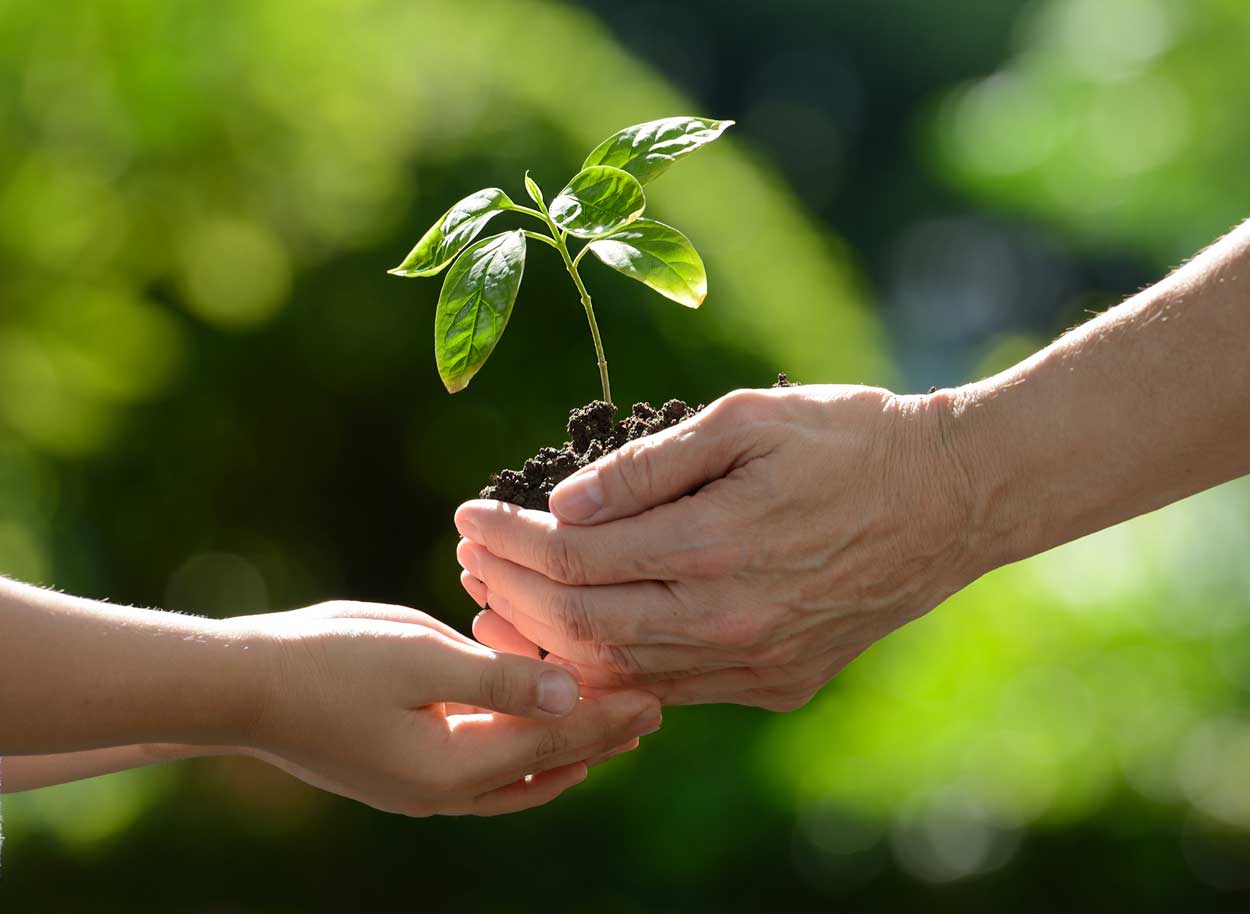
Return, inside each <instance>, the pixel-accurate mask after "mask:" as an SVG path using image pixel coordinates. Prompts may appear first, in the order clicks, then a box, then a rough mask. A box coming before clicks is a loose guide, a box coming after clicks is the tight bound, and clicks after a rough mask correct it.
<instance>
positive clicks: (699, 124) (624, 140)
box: [582, 117, 733, 184]
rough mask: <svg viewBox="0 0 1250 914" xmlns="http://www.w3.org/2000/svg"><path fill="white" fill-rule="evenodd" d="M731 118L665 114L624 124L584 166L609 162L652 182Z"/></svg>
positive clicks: (715, 134) (716, 133)
mask: <svg viewBox="0 0 1250 914" xmlns="http://www.w3.org/2000/svg"><path fill="white" fill-rule="evenodd" d="M732 124H733V121H714V120H710V119H708V118H705V117H665V118H661V119H660V120H658V121H647V122H646V123H645V124H635V125H634V126H632V127H626V128H625V129H624V130H621V131H619V132H617V133H614V134H613V135H612V136H610V137H608V138H607V139H606V140H604V141H603V142H602V143H600V144H599V145H598V146H596V147H595V149H594V151H593V152H591V153H590V155H588V156H586V161H585V163H584V164H583V165H582V167H583V168H589V167H590V166H592V165H612V166H614V167H616V168H620V169H623V170H625V171H627V172H629V173H630V174H631V175H633V176H634V177H635V178H637V179H638V181H639V182H640V183H642V184H646V183H647V182H648V181H654V180H655V179H656V178H658V177H659V176H660V175H662V174H663V173H664V172H666V171H667V170H668V169H669V167H670V166H672V164H673V163H674V162H676V161H677V160H678V159H681V158H684V157H686V156H688V155H690V153H692V152H694V151H695V150H696V149H699V148H700V147H702V146H706V145H707V144H708V143H710V142H712V140H714V139H716V138H717V137H718V136H720V135H721V134H722V133H724V132H725V131H726V130H727V129H728V128H729V127H730V126H731V125H732Z"/></svg>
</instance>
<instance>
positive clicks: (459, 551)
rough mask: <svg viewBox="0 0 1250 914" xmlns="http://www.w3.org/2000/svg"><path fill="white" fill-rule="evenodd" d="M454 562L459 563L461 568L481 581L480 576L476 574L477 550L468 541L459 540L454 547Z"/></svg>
mask: <svg viewBox="0 0 1250 914" xmlns="http://www.w3.org/2000/svg"><path fill="white" fill-rule="evenodd" d="M456 561H457V562H459V563H460V567H461V568H463V569H464V570H465V571H467V572H468V573H469V574H471V575H473V577H475V578H477V579H478V580H481V578H482V576H481V574H479V573H478V560H477V548H476V547H475V546H474V545H473V544H472V543H470V542H469V541H468V540H461V541H460V543H459V545H457V546H456Z"/></svg>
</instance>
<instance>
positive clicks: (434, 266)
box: [387, 187, 512, 276]
mask: <svg viewBox="0 0 1250 914" xmlns="http://www.w3.org/2000/svg"><path fill="white" fill-rule="evenodd" d="M511 207H512V201H511V200H510V199H509V198H508V195H507V194H505V193H504V192H503V191H502V190H500V189H499V188H498V187H487V188H486V189H485V190H479V191H478V192H477V193H475V194H470V195H469V196H467V197H465V198H464V199H463V200H461V201H460V202H459V203H457V204H456V205H455V206H453V207H452V208H451V209H449V210H447V212H445V213H443V216H442V218H441V219H439V220H438V221H437V222H435V223H434V225H432V226H431V227H430V230H429V231H427V232H426V233H425V234H424V235H422V236H421V240H420V241H418V242H417V246H416V247H414V248H413V249H412V251H411V252H409V254H408V256H407V257H405V258H404V262H403V263H401V264H400V265H399V266H397V267H396V268H395V269H393V270H388V271H387V272H388V273H393V274H394V275H396V276H433V275H434V274H435V273H438V272H440V271H441V270H442V269H443V267H445V266H447V264H449V263H451V262H452V261H453V260H455V258H456V255H457V254H459V253H460V252H461V251H462V250H464V248H465V246H466V245H467V244H468V243H469V242H470V241H472V240H473V239H474V238H476V237H477V236H478V233H479V232H481V231H482V229H483V228H485V226H486V223H487V222H490V220H491V219H493V218H494V217H495V216H497V215H498V214H499V213H502V212H503V211H504V210H506V209H510V208H511Z"/></svg>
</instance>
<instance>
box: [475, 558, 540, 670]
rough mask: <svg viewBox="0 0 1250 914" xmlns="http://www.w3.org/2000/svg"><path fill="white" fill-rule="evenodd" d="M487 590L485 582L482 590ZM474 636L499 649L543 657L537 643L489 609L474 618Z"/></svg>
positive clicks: (522, 654)
mask: <svg viewBox="0 0 1250 914" xmlns="http://www.w3.org/2000/svg"><path fill="white" fill-rule="evenodd" d="M466 574H467V572H466ZM485 591H486V585H485V584H483V585H482V592H483V593H485ZM473 637H474V638H476V639H477V640H478V641H480V642H482V644H485V645H486V646H487V647H489V648H493V649H494V650H497V651H506V652H507V653H509V654H520V655H521V656H522V657H538V659H540V660H541V659H542V655H541V653H540V648H539V646H538V645H537V644H535V643H534V642H533V641H531V640H530V639H529V638H526V637H525V636H524V635H522V634H521V633H520V632H519V631H517V630H516V628H515V627H514V626H513V625H512V623H511V622H509V621H507V620H506V619H503V618H501V617H500V616H499V614H498V613H496V612H494V611H492V610H489V609H484V610H482V611H481V612H480V613H478V614H477V616H476V617H475V618H474V619H473Z"/></svg>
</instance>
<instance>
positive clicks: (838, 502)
mask: <svg viewBox="0 0 1250 914" xmlns="http://www.w3.org/2000/svg"><path fill="white" fill-rule="evenodd" d="M942 411H943V409H942V395H941V394H939V395H935V396H930V397H899V396H895V395H893V394H891V393H890V392H888V391H885V390H880V389H874V388H863V387H845V386H805V387H791V388H780V389H773V390H749V391H736V392H734V393H732V394H729V395H728V396H726V397H723V398H722V399H720V400H718V401H717V402H716V403H714V404H712V405H711V406H710V407H708V408H707V409H706V410H704V411H703V412H701V413H700V414H699V415H697V416H695V417H694V418H692V419H690V420H688V421H687V422H684V423H682V424H680V425H678V426H675V427H673V428H671V429H668V430H667V431H665V432H662V433H660V434H658V435H654V436H651V437H648V438H644V439H640V440H637V441H634V442H631V443H630V444H628V445H626V446H625V447H623V448H621V449H620V450H618V451H616V452H614V453H612V454H610V455H608V456H606V457H604V458H603V459H601V460H600V461H598V462H597V463H595V464H593V465H592V466H590V467H587V468H585V469H584V470H582V471H580V472H578V473H577V474H575V475H573V476H572V477H570V478H569V479H567V480H565V481H564V482H563V483H561V484H560V485H559V486H558V487H557V488H556V490H555V491H554V492H553V494H552V497H551V512H552V513H550V514H548V513H545V512H541V511H529V510H522V509H518V508H516V507H514V506H512V505H507V504H503V503H500V502H493V501H480V500H479V501H471V502H468V503H466V504H464V505H462V506H461V507H460V509H459V510H458V511H457V513H456V525H457V527H458V528H459V530H460V533H461V534H462V536H463V537H464V539H463V540H462V542H461V544H460V546H459V549H458V557H459V559H460V563H461V565H462V566H463V567H464V569H465V574H464V575H463V576H462V582H463V584H464V586H465V588H466V590H468V592H469V593H470V595H471V596H473V598H474V599H475V600H477V602H478V603H479V604H480V605H482V606H483V607H487V606H488V607H489V611H486V612H483V613H482V614H481V615H480V616H479V617H478V619H477V620H476V622H475V625H474V633H475V635H477V637H478V638H479V640H481V641H483V642H484V643H486V644H491V645H494V646H497V647H500V648H505V649H508V650H513V651H518V652H523V651H527V650H528V651H530V652H534V651H536V647H535V646H536V645H541V646H542V647H543V648H545V649H546V650H549V651H551V653H552V656H551V657H550V658H549V659H552V660H554V661H556V662H558V663H561V664H563V665H565V666H567V667H568V668H570V669H571V670H572V671H573V672H574V673H575V674H576V675H577V676H578V677H579V678H580V679H581V681H582V682H584V683H586V684H589V685H592V686H598V687H639V688H645V689H647V690H648V691H651V692H652V693H653V694H655V695H656V696H658V697H660V698H661V699H662V700H663V701H664V702H665V703H670V704H686V703H702V702H736V703H740V704H748V705H758V706H760V707H764V708H769V709H773V710H792V709H794V708H797V707H799V706H801V705H803V704H804V703H806V702H807V701H808V700H809V699H810V698H811V697H812V696H813V695H814V694H815V693H816V691H817V690H819V689H820V688H821V687H822V686H823V685H824V684H825V683H826V682H828V681H829V679H830V678H832V677H833V676H834V675H835V674H836V673H837V672H838V671H839V670H841V669H842V668H843V667H844V666H845V665H846V664H847V663H849V662H850V661H851V660H852V659H853V658H854V657H856V656H857V655H858V654H860V653H861V652H862V651H864V650H865V649H866V648H867V647H868V646H869V645H871V644H872V643H873V642H874V641H876V640H877V639H879V638H881V637H882V636H883V635H885V634H887V633H889V632H890V631H892V630H894V629H896V628H898V627H899V626H901V625H903V624H904V623H906V622H908V621H910V620H912V619H915V618H916V617H918V616H920V615H921V614H923V613H925V612H927V611H928V610H930V609H931V608H933V607H934V606H936V605H937V604H938V603H940V602H941V601H942V600H944V599H945V598H946V597H947V596H949V595H950V594H951V593H953V592H954V591H956V590H958V589H959V588H960V587H962V586H964V585H966V584H967V583H969V582H970V581H971V580H973V579H974V578H975V577H977V575H978V573H979V571H980V570H983V569H977V568H976V567H974V563H973V561H972V560H971V559H970V554H971V553H970V550H969V549H968V548H967V545H966V542H965V539H966V537H965V533H966V517H967V514H968V510H969V509H968V504H969V502H968V498H967V496H966V494H965V490H966V489H967V486H966V479H967V476H966V474H965V473H964V472H963V471H962V470H961V468H960V466H959V464H958V462H957V461H956V460H955V459H954V457H953V456H952V454H951V452H950V450H949V448H947V447H946V446H945V445H944V443H943V434H942V428H943V420H942Z"/></svg>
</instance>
